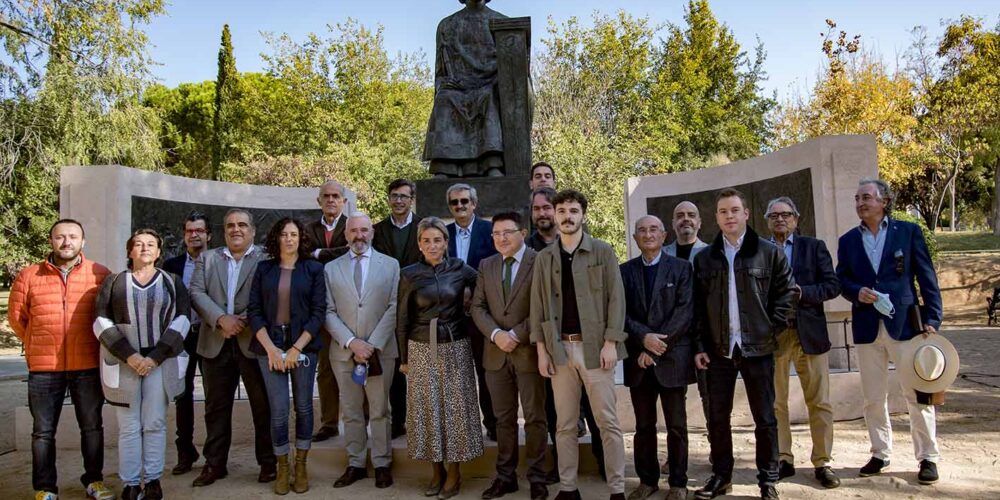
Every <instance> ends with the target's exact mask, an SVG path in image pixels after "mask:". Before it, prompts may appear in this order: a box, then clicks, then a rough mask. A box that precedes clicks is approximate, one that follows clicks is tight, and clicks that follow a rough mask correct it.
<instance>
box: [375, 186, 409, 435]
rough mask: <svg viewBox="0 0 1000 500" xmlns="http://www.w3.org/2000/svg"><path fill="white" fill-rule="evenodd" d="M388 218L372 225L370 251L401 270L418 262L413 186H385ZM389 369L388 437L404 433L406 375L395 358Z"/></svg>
mask: <svg viewBox="0 0 1000 500" xmlns="http://www.w3.org/2000/svg"><path fill="white" fill-rule="evenodd" d="M388 191H389V193H388V195H389V209H390V213H389V216H388V217H386V218H385V219H383V220H382V221H381V222H378V223H376V224H375V236H374V237H372V248H374V249H375V251H376V252H379V253H381V254H384V255H388V256H389V257H392V258H394V259H396V261H397V262H399V268H400V269H402V268H404V267H406V266H409V265H410V264H414V263H416V262H417V261H418V260H420V248H419V247H418V246H417V226H419V225H420V216H419V215H417V214H415V213H413V203H414V202H416V200H417V185H416V184H414V183H413V181H411V180H409V179H396V180H394V181H392V182H390V183H389V188H388ZM396 365H397V366H396V368H395V369H393V370H392V371H393V378H392V387H391V388H390V389H389V405H390V408H391V410H392V411H391V415H392V438H393V439H395V438H397V437H399V436H402V435H403V434H406V375H404V374H403V372H401V371H399V366H398V365H399V359H398V358H397V359H396Z"/></svg>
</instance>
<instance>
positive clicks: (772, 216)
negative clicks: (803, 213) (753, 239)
mask: <svg viewBox="0 0 1000 500" xmlns="http://www.w3.org/2000/svg"><path fill="white" fill-rule="evenodd" d="M794 215H795V214H793V213H791V212H771V213H769V214H767V218H768V219H771V220H778V219H791V218H792V217H793V216H794Z"/></svg>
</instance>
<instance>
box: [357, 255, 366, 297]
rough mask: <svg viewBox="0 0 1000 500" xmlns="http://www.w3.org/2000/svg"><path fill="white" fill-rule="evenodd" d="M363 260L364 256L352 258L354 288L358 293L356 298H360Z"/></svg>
mask: <svg viewBox="0 0 1000 500" xmlns="http://www.w3.org/2000/svg"><path fill="white" fill-rule="evenodd" d="M363 258H365V256H364V254H361V255H355V256H354V288H355V289H356V290H357V291H358V297H361V259H363Z"/></svg>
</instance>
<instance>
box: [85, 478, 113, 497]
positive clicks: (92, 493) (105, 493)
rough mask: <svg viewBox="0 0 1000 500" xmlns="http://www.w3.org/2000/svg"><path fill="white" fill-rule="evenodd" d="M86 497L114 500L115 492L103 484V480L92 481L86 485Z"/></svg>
mask: <svg viewBox="0 0 1000 500" xmlns="http://www.w3.org/2000/svg"><path fill="white" fill-rule="evenodd" d="M87 498H90V499H92V500H115V493H114V492H113V491H111V488H108V487H107V486H105V485H104V481H94V482H92V483H90V484H88V485H87Z"/></svg>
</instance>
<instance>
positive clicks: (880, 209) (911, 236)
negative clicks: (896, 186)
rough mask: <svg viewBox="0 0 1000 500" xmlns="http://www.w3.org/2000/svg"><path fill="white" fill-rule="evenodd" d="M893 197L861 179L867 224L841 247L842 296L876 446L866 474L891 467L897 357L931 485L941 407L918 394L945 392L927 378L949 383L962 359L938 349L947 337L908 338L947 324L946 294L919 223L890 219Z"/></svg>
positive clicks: (921, 477)
mask: <svg viewBox="0 0 1000 500" xmlns="http://www.w3.org/2000/svg"><path fill="white" fill-rule="evenodd" d="M892 201H893V196H892V193H891V192H890V190H889V186H888V185H887V184H886V183H885V182H883V181H881V180H879V179H862V180H861V182H860V183H859V184H858V191H857V193H856V194H855V196H854V205H855V210H856V211H857V213H858V217H859V218H860V219H861V224H860V225H859V226H858V227H857V228H854V229H851V230H849V231H848V232H847V233H845V234H844V235H843V236H841V237H840V243H839V245H838V249H837V261H838V262H837V277H838V278H840V285H841V293H842V295H843V296H844V298H846V299H847V300H850V301H851V304H852V306H851V314H852V321H853V323H852V330H853V335H854V344H855V346H856V348H857V354H858V364H859V366H860V369H861V388H862V391H863V393H864V398H865V407H864V415H865V423H866V424H867V426H868V435H869V438H870V439H871V444H872V446H871V452H872V457H871V459H870V460H869V461H868V463H867V464H865V466H864V467H862V468H861V471H860V475H861V476H862V477H866V476H874V475H878V474H881V473H882V472H884V471H885V470H886V469H887V468H888V467H889V457H890V455H891V454H892V428H891V427H890V425H889V409H888V405H887V396H888V393H889V371H888V365H889V362H890V361H891V362H893V364H895V365H896V368H897V369H896V373H897V378H898V379H899V382H900V385H901V386H902V389H903V397H904V398H905V399H906V406H907V409H908V410H909V413H910V433H911V435H912V436H913V448H914V452H915V455H916V459H917V461H918V462H919V463H920V472H919V473H918V475H917V479H918V481H919V482H920V484H933V483H935V482H937V480H938V470H937V462H938V460H939V458H940V453H939V451H938V443H937V429H936V422H935V415H934V413H935V412H934V407H933V406H932V405H930V404H926V403H929V402H930V401H928V398H929V395H928V394H920V398H919V400H918V393H917V391H921V393H925V392H935V389H937V390H943V388H944V387H946V386H947V384H943V385H944V387H941V388H940V389H938V387H936V386H935V385H934V384H926V383H925V382H933V381H938V383H941V382H943V381H944V380H946V379H945V378H943V377H942V375H944V374H945V373H946V372H948V371H949V370H957V367H958V366H957V365H958V364H957V360H954V361H952V362H948V357H947V356H946V355H944V352H945V351H946V350H947V349H945V348H942V347H940V346H943V345H945V343H946V341H944V342H941V340H943V339H934V342H928V340H927V339H926V338H925V339H923V340H919V339H918V340H913V341H911V340H910V339H913V338H914V337H921V336H923V337H927V336H932V334H934V333H936V332H937V328H938V327H940V326H941V319H942V313H943V310H942V304H941V291H940V289H939V288H938V282H937V276H936V274H935V272H934V264H933V262H931V257H930V252H929V251H928V249H927V243H926V242H925V241H924V236H923V233H922V232H921V230H920V227H919V226H917V225H916V224H912V223H909V222H903V221H898V220H895V219H892V218H891V217H890V216H889V214H891V213H892ZM915 282H916V283H918V284H919V285H920V293H919V296H920V298H921V299H923V304H922V305H920V304H919V302H918V301H917V289H916V287H915V286H914V283H915ZM921 334H923V335H921ZM933 337H937V336H936V335H933ZM912 344H918V345H912ZM948 345H950V344H948ZM935 346H937V347H936V349H937V351H935ZM952 350H953V349H952ZM939 355H940V356H939ZM910 372H912V375H913V376H917V375H918V374H922V375H923V376H924V377H926V378H929V380H927V379H926V378H925V379H922V380H924V382H920V383H915V380H914V377H913V376H911V373H910ZM904 373H906V376H904ZM917 378H920V377H917ZM928 390H930V391H928Z"/></svg>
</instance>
